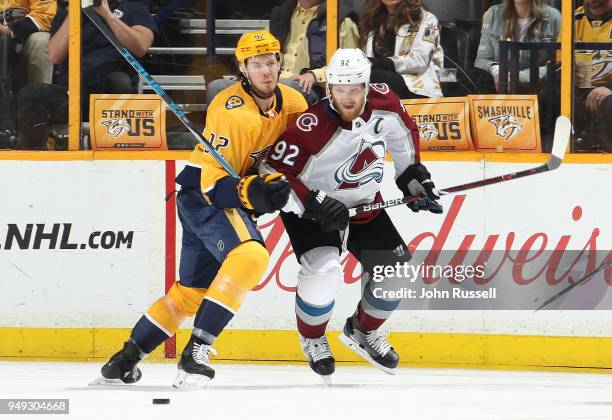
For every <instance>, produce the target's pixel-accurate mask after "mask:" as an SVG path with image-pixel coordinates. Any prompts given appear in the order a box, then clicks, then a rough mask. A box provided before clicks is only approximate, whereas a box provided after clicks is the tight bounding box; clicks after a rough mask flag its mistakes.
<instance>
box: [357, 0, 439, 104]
mask: <svg viewBox="0 0 612 420" xmlns="http://www.w3.org/2000/svg"><path fill="white" fill-rule="evenodd" d="M361 47H362V48H363V49H364V51H365V53H366V55H367V56H368V58H370V61H371V62H372V74H371V77H370V81H371V82H373V83H387V84H388V85H389V87H390V88H391V90H393V91H394V92H395V93H397V95H398V96H399V97H400V98H402V99H410V98H425V97H429V98H440V97H442V89H441V87H440V80H439V77H438V72H439V71H440V70H441V69H442V65H443V60H444V55H443V53H442V47H440V32H439V29H438V19H437V18H436V17H435V16H434V15H433V14H431V13H429V12H428V11H426V10H424V9H423V7H422V5H421V0H368V1H367V2H366V4H365V7H364V10H363V13H362V16H361Z"/></svg>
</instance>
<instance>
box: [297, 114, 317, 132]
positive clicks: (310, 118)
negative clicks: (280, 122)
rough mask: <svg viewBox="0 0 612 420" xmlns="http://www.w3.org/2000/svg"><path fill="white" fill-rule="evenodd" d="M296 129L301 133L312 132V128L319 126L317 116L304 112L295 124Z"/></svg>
mask: <svg viewBox="0 0 612 420" xmlns="http://www.w3.org/2000/svg"><path fill="white" fill-rule="evenodd" d="M295 124H296V125H297V127H298V128H299V129H300V130H302V131H312V127H316V125H317V124H319V119H318V118H317V116H316V115H315V114H313V113H311V112H305V113H303V114H302V115H300V117H299V118H298V119H297V121H296V122H295Z"/></svg>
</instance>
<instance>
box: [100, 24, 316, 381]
mask: <svg viewBox="0 0 612 420" xmlns="http://www.w3.org/2000/svg"><path fill="white" fill-rule="evenodd" d="M236 59H237V61H238V66H239V69H240V73H241V77H242V83H236V84H234V85H232V86H230V87H228V88H227V89H225V90H223V91H222V92H220V93H219V95H217V97H216V98H215V99H214V100H213V101H212V103H211V104H210V105H209V108H208V113H207V118H206V128H205V130H204V137H205V138H206V139H207V140H208V141H209V142H210V143H211V144H212V145H213V147H214V148H215V149H216V150H217V151H218V152H219V153H220V154H221V155H222V156H223V158H224V159H225V160H226V161H227V162H228V163H229V164H230V166H231V167H232V168H233V169H234V170H235V171H236V172H237V173H238V174H239V175H240V178H234V177H231V176H230V175H229V174H228V173H227V172H226V171H225V170H224V169H223V167H222V166H221V165H220V164H219V163H218V162H217V161H216V160H215V159H214V158H213V157H212V155H211V154H210V153H207V152H206V151H205V149H204V147H203V146H202V145H198V146H196V148H195V149H194V150H193V152H192V153H191V155H190V157H189V162H188V163H187V165H186V166H185V168H184V169H183V170H182V172H181V173H180V174H179V175H178V177H177V179H176V182H177V183H178V184H180V185H181V190H180V191H179V193H178V195H177V207H178V215H179V219H180V221H181V224H182V227H183V239H182V249H181V259H180V268H179V276H180V280H179V281H178V282H176V283H175V284H174V286H172V288H171V289H170V290H169V292H168V293H167V294H166V295H165V296H163V297H161V298H160V299H158V300H157V301H156V302H155V303H154V304H153V305H152V306H151V307H150V308H149V309H148V310H147V312H146V313H145V314H144V315H143V316H142V317H141V318H140V320H139V321H138V323H137V324H136V325H135V327H134V329H133V330H132V334H131V336H130V338H129V339H128V341H127V342H126V343H125V345H124V347H123V349H122V350H121V351H119V352H118V353H117V354H115V355H114V356H113V357H112V358H111V359H110V361H109V362H108V363H107V364H105V365H104V366H103V367H102V376H103V377H104V378H106V379H111V380H120V381H122V382H125V383H132V382H136V381H138V380H139V379H140V377H141V372H140V369H139V368H138V367H137V366H136V365H137V363H138V362H139V361H140V360H142V359H143V358H144V357H145V355H146V354H148V353H150V352H151V351H153V349H155V348H156V347H157V346H159V345H160V344H161V343H162V342H164V341H165V340H166V339H167V338H169V337H171V336H172V335H173V334H174V333H175V332H176V331H177V329H178V328H179V326H180V325H181V322H182V321H183V320H184V319H185V318H187V317H189V316H193V315H196V318H195V321H194V328H193V331H192V335H191V338H190V340H189V342H188V343H187V345H186V347H185V349H184V350H183V352H182V354H181V358H180V361H179V364H178V369H179V373H178V375H177V378H176V380H175V384H174V385H175V386H176V387H185V386H199V385H201V384H202V383H204V382H206V381H208V380H210V379H212V378H213V377H214V374H215V372H214V370H213V368H212V367H211V366H210V362H209V353H211V352H212V353H213V354H215V350H214V349H213V347H212V344H213V343H214V341H215V339H216V338H217V336H218V335H219V334H220V333H221V331H223V329H224V328H225V326H226V325H227V323H228V322H229V321H230V320H231V318H232V317H233V316H234V314H235V313H236V312H237V311H238V309H239V308H240V304H241V303H242V300H243V298H244V296H245V295H246V293H247V292H248V291H249V290H251V289H252V288H253V287H254V286H256V285H257V283H258V282H259V280H260V278H261V276H262V275H263V274H264V272H265V269H266V267H267V264H268V259H269V255H268V251H267V250H266V248H265V246H264V242H263V238H262V236H261V234H260V232H259V231H258V229H257V226H256V224H255V221H254V219H253V213H270V212H274V211H276V210H278V209H280V208H282V207H283V206H284V205H285V203H286V202H287V199H288V196H289V192H290V187H289V184H288V183H287V181H285V180H284V179H283V178H282V177H281V176H280V174H275V175H268V176H264V177H262V176H259V175H258V174H257V173H258V172H257V166H258V164H259V162H260V160H261V159H263V157H264V156H265V154H266V151H267V149H268V148H269V147H270V145H271V144H272V143H273V142H274V141H275V140H276V139H277V137H278V136H279V135H280V134H281V133H283V132H284V131H285V129H286V128H287V127H288V126H289V125H292V124H293V123H294V122H295V120H296V119H297V117H298V116H299V114H300V113H301V112H303V111H304V110H305V109H306V102H305V100H304V98H303V97H302V95H301V94H300V93H299V92H297V91H296V90H293V89H291V88H289V87H287V86H284V85H279V84H278V75H279V72H280V68H281V63H280V44H279V42H278V40H276V38H274V37H273V36H272V35H271V34H270V33H269V32H268V31H265V30H262V31H258V32H251V33H246V34H244V35H243V36H242V37H241V38H240V40H239V41H238V45H237V47H236Z"/></svg>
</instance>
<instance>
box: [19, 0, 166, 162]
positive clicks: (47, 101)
mask: <svg viewBox="0 0 612 420" xmlns="http://www.w3.org/2000/svg"><path fill="white" fill-rule="evenodd" d="M94 9H95V11H96V13H98V15H100V16H101V17H102V19H103V20H104V21H105V22H106V24H107V25H108V27H109V28H110V29H111V30H112V31H113V33H114V34H115V35H116V36H117V38H118V39H119V41H120V42H121V43H122V44H123V45H124V46H125V47H126V48H127V49H128V50H129V51H130V52H131V53H132V54H134V55H135V56H138V57H142V56H144V55H145V53H146V52H147V50H148V49H149V47H151V44H152V43H153V37H154V31H156V30H157V27H156V24H155V21H154V20H153V17H152V16H151V14H150V13H149V11H148V9H147V7H146V6H145V5H144V4H143V3H142V2H135V1H127V0H123V1H122V0H101V4H100V6H99V7H96V8H94ZM68 19H69V18H68V10H67V9H65V8H62V9H60V10H59V11H58V13H57V15H56V16H55V18H54V20H53V25H52V28H51V39H50V41H49V58H50V59H51V61H52V62H53V63H54V64H56V65H57V66H58V68H59V74H58V77H57V84H54V85H51V84H30V85H28V86H26V87H25V88H23V90H22V91H21V92H20V93H19V96H18V98H17V109H18V122H19V129H20V139H19V142H18V144H17V147H18V148H23V149H34V150H40V149H44V148H45V145H46V141H47V137H48V133H49V124H50V123H65V122H66V121H67V118H68V114H67V103H68V90H67V86H68ZM82 22H83V23H82V30H81V40H82V44H83V49H82V59H81V68H82V69H83V70H82V75H81V98H82V104H81V110H82V114H83V115H86V116H87V115H88V112H87V110H88V109H89V94H90V93H131V92H134V91H135V89H134V87H133V86H132V85H131V80H130V77H129V76H128V75H127V74H126V72H132V71H133V70H131V68H130V65H129V64H128V63H127V62H126V60H125V59H124V58H123V56H122V55H121V54H120V53H119V52H118V51H117V50H116V49H115V47H113V46H112V45H111V44H110V42H108V40H107V39H106V37H105V36H104V35H103V34H102V32H100V30H99V29H98V28H96V27H95V26H94V24H93V23H92V22H91V21H90V20H89V18H87V17H86V16H83V20H82Z"/></svg>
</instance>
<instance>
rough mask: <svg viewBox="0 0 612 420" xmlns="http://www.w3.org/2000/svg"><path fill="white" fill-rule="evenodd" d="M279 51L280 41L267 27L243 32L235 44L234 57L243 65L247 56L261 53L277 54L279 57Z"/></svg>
mask: <svg viewBox="0 0 612 420" xmlns="http://www.w3.org/2000/svg"><path fill="white" fill-rule="evenodd" d="M280 51H281V48H280V42H278V39H276V38H275V37H274V35H272V34H271V33H270V32H269V31H268V30H267V29H262V30H261V31H256V32H245V33H244V34H242V36H241V37H240V39H239V40H238V44H237V45H236V59H237V60H238V63H239V64H240V65H244V61H245V60H246V59H247V58H251V57H255V56H256V55H261V54H278V55H279V58H280Z"/></svg>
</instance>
